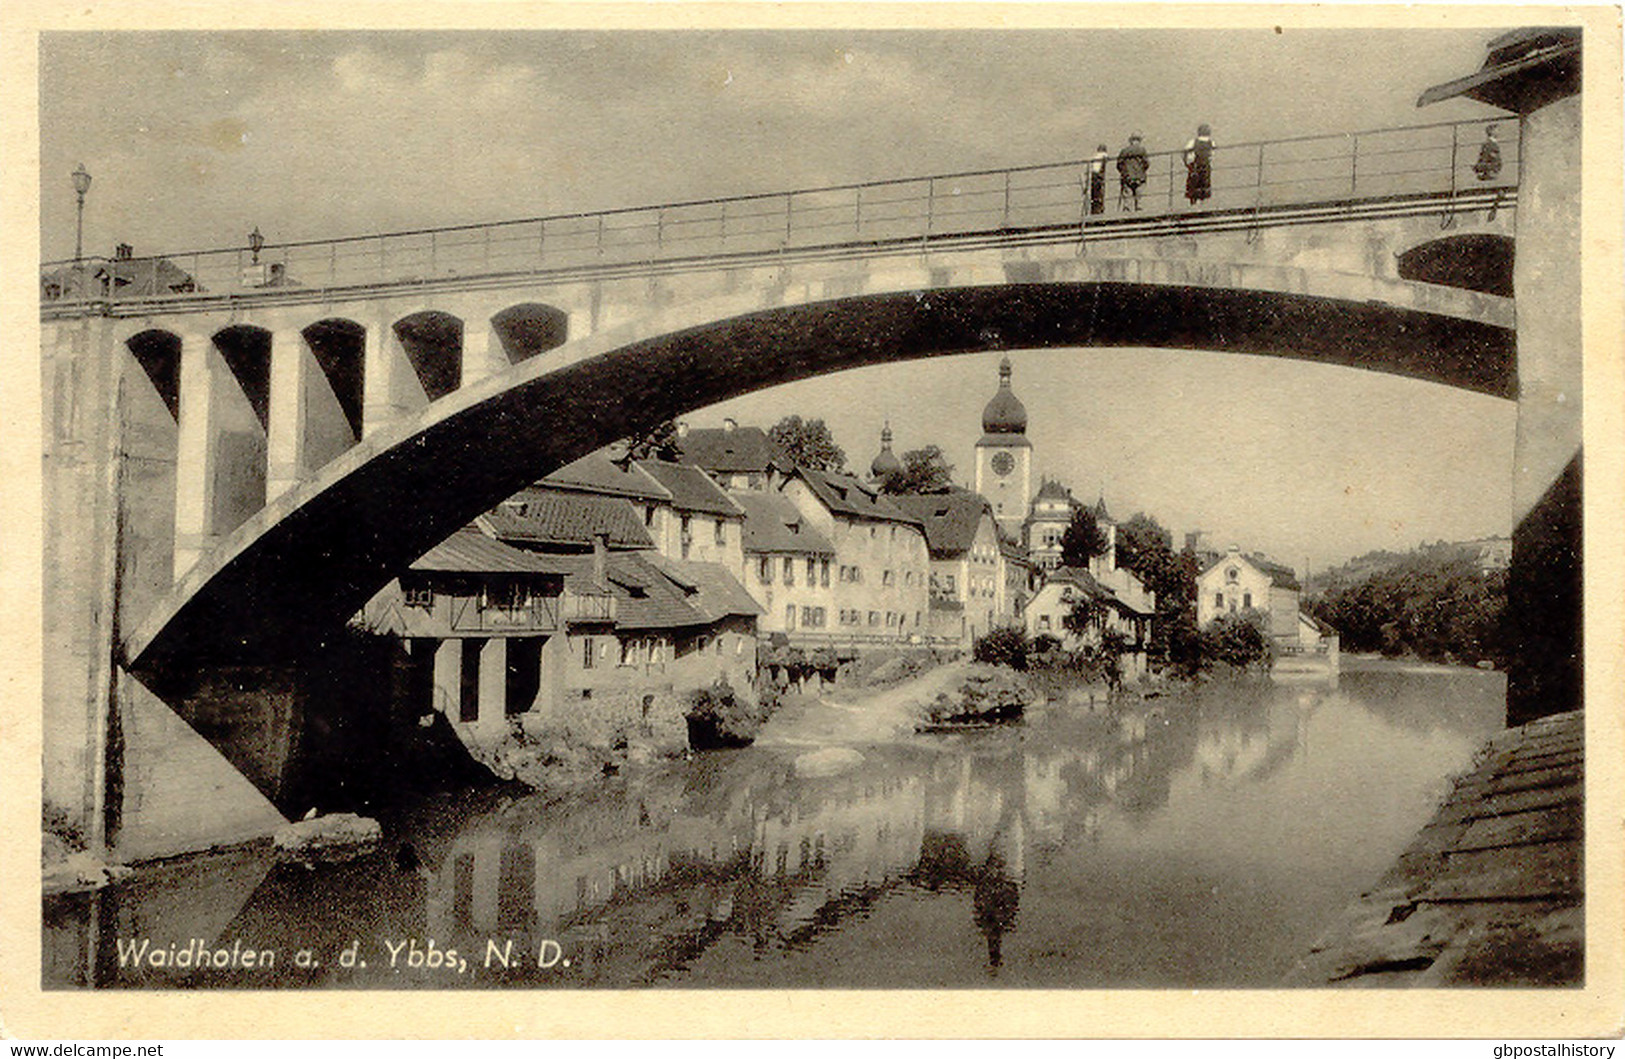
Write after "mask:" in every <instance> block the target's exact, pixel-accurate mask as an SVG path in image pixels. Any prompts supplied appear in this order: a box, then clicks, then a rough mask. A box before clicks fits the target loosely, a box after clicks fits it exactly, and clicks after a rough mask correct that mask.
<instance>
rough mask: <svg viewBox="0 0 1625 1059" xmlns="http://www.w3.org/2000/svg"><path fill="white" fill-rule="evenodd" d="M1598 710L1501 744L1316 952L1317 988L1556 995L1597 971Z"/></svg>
mask: <svg viewBox="0 0 1625 1059" xmlns="http://www.w3.org/2000/svg"><path fill="white" fill-rule="evenodd" d="M1584 756H1585V715H1584V714H1583V713H1566V714H1558V715H1556V716H1553V717H1547V718H1544V719H1542V720H1539V721H1534V722H1531V723H1530V724H1526V725H1523V726H1522V727H1519V728H1513V729H1509V730H1507V731H1505V732H1502V733H1501V734H1500V735H1498V736H1496V737H1495V738H1494V739H1492V740H1491V741H1490V742H1489V743H1488V745H1487V746H1485V748H1484V749H1483V750H1482V751H1481V752H1480V753H1479V757H1478V761H1477V763H1476V766H1475V767H1474V768H1473V769H1472V770H1471V771H1470V772H1468V773H1466V774H1465V775H1463V776H1461V777H1459V778H1458V779H1457V781H1456V783H1455V786H1454V789H1453V790H1452V791H1451V793H1450V795H1449V796H1448V797H1447V798H1446V799H1445V800H1444V803H1443V804H1442V805H1441V806H1440V808H1439V810H1438V812H1437V813H1436V814H1435V815H1434V817H1433V819H1432V820H1431V821H1429V823H1428V824H1427V826H1426V827H1424V828H1423V829H1422V831H1421V833H1420V834H1418V835H1417V836H1416V838H1415V839H1414V840H1413V841H1412V843H1411V844H1410V846H1409V847H1408V848H1407V849H1406V850H1405V852H1404V853H1403V854H1401V855H1400V857H1399V860H1398V862H1397V863H1396V864H1395V865H1394V866H1393V867H1392V868H1391V869H1389V871H1388V872H1387V873H1386V874H1385V875H1384V876H1383V877H1382V879H1381V880H1380V881H1379V882H1378V883H1377V885H1376V886H1375V887H1373V888H1372V889H1371V890H1369V891H1367V892H1366V893H1364V894H1362V895H1361V896H1360V898H1359V900H1358V901H1356V902H1355V903H1354V904H1353V905H1352V906H1350V907H1349V908H1348V909H1347V910H1346V911H1345V912H1344V913H1343V915H1342V916H1341V917H1340V918H1339V919H1338V921H1337V922H1336V923H1335V924H1334V925H1333V926H1332V927H1331V928H1330V929H1329V930H1328V931H1327V932H1326V933H1325V934H1324V935H1323V936H1322V937H1321V939H1320V940H1319V941H1317V942H1316V943H1315V945H1314V946H1313V947H1312V948H1311V950H1310V952H1309V954H1308V955H1307V956H1306V957H1304V959H1303V960H1301V961H1300V962H1299V965H1298V966H1297V968H1295V969H1294V971H1293V973H1292V975H1291V977H1290V978H1289V983H1288V984H1292V985H1308V986H1324V985H1338V986H1347V985H1352V986H1374V985H1376V986H1398V985H1405V986H1418V987H1427V986H1483V985H1500V986H1553V985H1559V986H1560V985H1574V984H1578V983H1579V982H1580V981H1581V979H1582V976H1583V975H1584V971H1585V910H1584V885H1583V884H1584V879H1583V875H1582V873H1581V870H1580V859H1581V858H1580V845H1581V841H1582V837H1583V827H1582V810H1583V787H1584Z"/></svg>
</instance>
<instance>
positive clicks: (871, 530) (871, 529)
mask: <svg viewBox="0 0 1625 1059" xmlns="http://www.w3.org/2000/svg"><path fill="white" fill-rule="evenodd" d="M879 532H880V527H878V526H870V527H869V539H870V540H874V539H875V534H877V533H879Z"/></svg>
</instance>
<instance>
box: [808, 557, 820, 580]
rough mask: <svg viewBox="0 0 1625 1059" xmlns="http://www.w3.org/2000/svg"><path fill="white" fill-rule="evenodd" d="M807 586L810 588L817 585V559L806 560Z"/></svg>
mask: <svg viewBox="0 0 1625 1059" xmlns="http://www.w3.org/2000/svg"><path fill="white" fill-rule="evenodd" d="M807 584H808V586H809V587H810V586H812V585H816V584H818V560H817V559H812V558H809V559H808V560H807Z"/></svg>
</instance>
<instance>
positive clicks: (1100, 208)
mask: <svg viewBox="0 0 1625 1059" xmlns="http://www.w3.org/2000/svg"><path fill="white" fill-rule="evenodd" d="M1111 157H1112V156H1111V154H1110V153H1109V152H1108V151H1107V149H1106V145H1105V144H1101V145H1100V146H1098V147H1096V148H1095V156H1094V157H1093V158H1091V159H1089V212H1090V213H1091V214H1099V213H1105V212H1106V163H1107V162H1109V161H1111Z"/></svg>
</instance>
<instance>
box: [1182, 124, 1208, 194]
mask: <svg viewBox="0 0 1625 1059" xmlns="http://www.w3.org/2000/svg"><path fill="white" fill-rule="evenodd" d="M1212 195H1213V130H1212V129H1210V128H1208V125H1207V123H1206V122H1203V123H1202V124H1201V125H1198V126H1197V127H1196V135H1195V136H1194V137H1192V138H1191V140H1190V141H1189V142H1188V143H1186V144H1185V198H1186V199H1188V200H1190V204H1191V205H1192V206H1194V205H1196V204H1197V203H1198V202H1201V201H1202V200H1203V199H1207V198H1211V197H1212Z"/></svg>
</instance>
